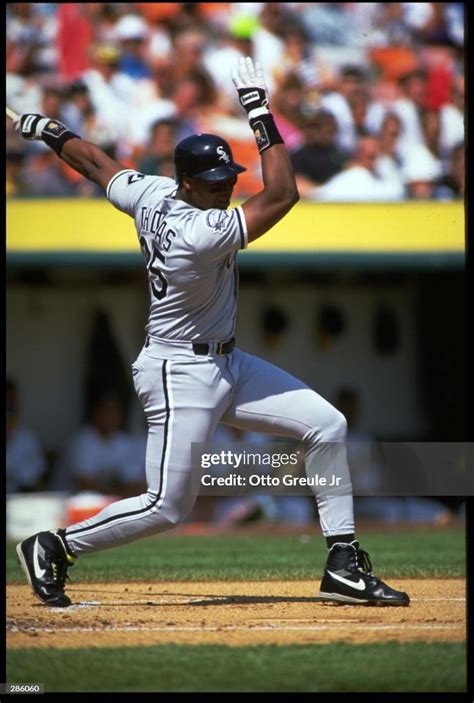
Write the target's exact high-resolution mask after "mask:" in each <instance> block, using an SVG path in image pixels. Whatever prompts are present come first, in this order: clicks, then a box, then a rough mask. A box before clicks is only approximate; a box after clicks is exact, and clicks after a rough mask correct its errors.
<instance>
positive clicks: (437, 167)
mask: <svg viewBox="0 0 474 703" xmlns="http://www.w3.org/2000/svg"><path fill="white" fill-rule="evenodd" d="M441 175H442V168H441V162H440V161H439V159H436V158H435V157H434V156H433V154H432V153H431V152H430V150H429V149H428V147H426V146H425V145H424V144H414V145H413V146H412V148H411V149H410V150H409V151H408V152H407V153H406V154H405V157H404V162H403V167H402V177H403V180H404V183H405V188H406V194H407V197H408V198H409V199H410V200H431V199H432V198H434V195H435V186H436V181H437V180H438V179H439V178H440V177H441Z"/></svg>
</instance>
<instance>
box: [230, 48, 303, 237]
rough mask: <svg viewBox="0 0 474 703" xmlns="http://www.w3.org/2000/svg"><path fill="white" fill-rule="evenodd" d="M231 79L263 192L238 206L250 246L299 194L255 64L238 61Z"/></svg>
mask: <svg viewBox="0 0 474 703" xmlns="http://www.w3.org/2000/svg"><path fill="white" fill-rule="evenodd" d="M232 79H233V81H234V84H235V87H236V88H237V91H238V93H239V100H240V103H241V105H242V106H243V107H244V109H245V110H246V112H247V115H248V118H249V122H250V127H251V128H252V130H253V132H254V134H255V138H256V141H257V147H258V150H259V152H260V156H261V159H262V178H263V190H261V191H260V193H257V195H254V196H253V197H251V198H249V200H247V201H246V202H245V203H243V205H242V208H243V210H244V213H245V220H246V223H247V230H248V241H249V242H252V241H253V240H255V239H257V238H258V237H261V236H262V234H265V232H267V231H268V230H269V229H270V228H271V227H273V225H275V224H276V223H277V222H279V220H281V219H282V218H283V217H284V216H285V215H286V213H287V212H288V211H289V210H291V208H292V207H293V205H295V204H296V203H297V202H298V200H299V193H298V188H297V186H296V180H295V175H294V173H293V167H292V165H291V161H290V158H289V156H288V152H287V151H286V148H285V146H284V144H283V139H282V138H281V136H280V134H279V132H278V129H277V127H276V125H275V122H274V120H273V116H272V114H271V113H270V111H269V109H268V96H267V89H266V86H265V79H264V76H263V70H262V67H261V65H260V64H259V63H256V64H255V68H254V65H253V62H252V59H251V58H249V57H247V58H246V59H244V58H241V59H240V64H239V68H238V70H235V71H234V73H233V76H232Z"/></svg>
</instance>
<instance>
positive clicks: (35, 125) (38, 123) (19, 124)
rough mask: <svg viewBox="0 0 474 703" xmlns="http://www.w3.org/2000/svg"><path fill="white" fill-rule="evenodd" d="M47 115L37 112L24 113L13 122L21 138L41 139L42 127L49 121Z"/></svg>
mask: <svg viewBox="0 0 474 703" xmlns="http://www.w3.org/2000/svg"><path fill="white" fill-rule="evenodd" d="M50 121H51V120H50V118H49V117H45V116H44V115H40V114H38V113H31V112H30V113H26V114H24V115H22V116H21V117H20V119H18V120H15V121H14V123H13V126H14V128H15V129H16V131H17V132H20V134H21V136H22V137H23V139H28V140H41V138H42V134H43V129H44V128H45V127H46V125H47V124H48V122H50Z"/></svg>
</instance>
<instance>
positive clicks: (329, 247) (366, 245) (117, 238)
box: [6, 198, 465, 256]
mask: <svg viewBox="0 0 474 703" xmlns="http://www.w3.org/2000/svg"><path fill="white" fill-rule="evenodd" d="M233 204H234V205H235V204H237V203H233ZM6 225H7V253H27V252H39V253H47V252H66V253H67V252H83V253H91V254H92V253H95V252H97V253H99V252H102V253H110V254H114V253H117V254H119V253H134V252H137V253H138V251H139V249H138V243H137V239H136V235H135V228H134V223H133V221H132V220H131V218H130V217H129V216H128V215H125V214H123V213H122V212H120V211H119V210H116V209H115V208H114V207H113V206H112V205H111V204H110V203H108V202H107V201H106V200H105V198H104V199H83V198H74V199H70V198H65V199H41V200H28V199H25V200H21V199H11V200H7V208H6ZM464 248H465V232H464V205H463V203H462V202H447V203H441V202H426V201H425V202H419V203H418V202H417V203H411V202H406V203H395V204H394V203H390V204H378V203H377V204H365V203H364V204H352V203H351V204H346V203H344V204H340V203H338V204H335V203H324V204H316V203H308V202H299V203H298V205H297V206H296V207H295V208H293V210H292V211H291V212H290V213H289V214H288V215H287V216H286V217H285V218H284V219H283V220H282V221H281V222H279V223H278V224H277V225H276V226H275V227H273V229H272V230H271V232H270V233H268V234H267V235H265V236H264V237H261V238H260V239H259V240H257V241H256V242H253V243H252V245H251V251H252V252H254V253H262V254H272V253H275V254H284V253H298V254H304V253H305V252H308V253H310V252H311V253H314V252H323V253H324V252H339V253H341V254H342V253H344V252H355V253H361V254H362V253H370V252H374V253H376V252H381V253H390V252H393V253H410V252H419V253H437V252H439V253H456V254H462V253H463V252H464ZM244 256H245V254H244Z"/></svg>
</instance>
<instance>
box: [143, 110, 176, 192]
mask: <svg viewBox="0 0 474 703" xmlns="http://www.w3.org/2000/svg"><path fill="white" fill-rule="evenodd" d="M176 130H177V122H176V121H175V120H173V119H164V120H158V121H157V122H155V123H154V124H153V126H152V128H151V134H150V141H149V142H148V144H147V145H146V146H145V149H144V151H143V156H142V158H141V159H139V161H138V170H139V171H142V173H146V174H151V175H154V176H167V177H168V178H174V176H175V174H174V167H173V155H174V148H175V145H176ZM170 165H171V175H170Z"/></svg>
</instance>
